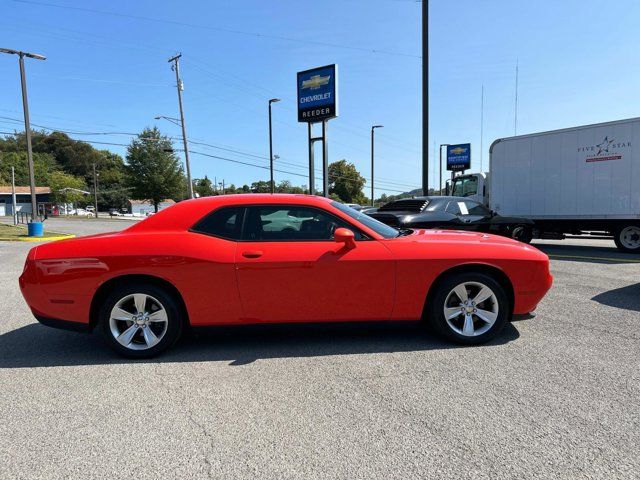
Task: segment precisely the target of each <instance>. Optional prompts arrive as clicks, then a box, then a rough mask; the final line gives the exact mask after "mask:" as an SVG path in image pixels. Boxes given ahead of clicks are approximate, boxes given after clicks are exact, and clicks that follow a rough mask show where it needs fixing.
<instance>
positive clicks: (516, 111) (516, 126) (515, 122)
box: [513, 59, 518, 135]
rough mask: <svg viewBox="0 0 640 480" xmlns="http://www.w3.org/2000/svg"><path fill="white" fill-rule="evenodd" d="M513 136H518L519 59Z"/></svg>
mask: <svg viewBox="0 0 640 480" xmlns="http://www.w3.org/2000/svg"><path fill="white" fill-rule="evenodd" d="M513 134H514V135H518V59H516V99H515V108H514V112H513Z"/></svg>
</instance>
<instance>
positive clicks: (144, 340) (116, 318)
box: [109, 293, 169, 350]
mask: <svg viewBox="0 0 640 480" xmlns="http://www.w3.org/2000/svg"><path fill="white" fill-rule="evenodd" d="M168 326H169V317H168V315H167V311H166V309H165V307H164V306H163V305H162V303H160V301H158V300H157V299H156V298H154V297H152V296H151V295H147V294H146V293H132V294H130V295H127V296H125V297H123V298H121V299H120V300H119V301H118V302H117V303H116V304H115V305H114V307H113V308H112V309H111V314H110V315H109V329H110V331H111V334H112V335H113V338H115V339H116V341H117V342H118V343H119V344H120V345H122V346H123V347H125V348H128V349H130V350H147V349H149V348H152V347H154V346H155V345H157V344H158V343H159V342H160V341H161V340H162V338H163V337H164V336H165V334H166V333H167V328H168Z"/></svg>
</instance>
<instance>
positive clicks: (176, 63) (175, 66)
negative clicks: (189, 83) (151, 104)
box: [169, 53, 193, 198]
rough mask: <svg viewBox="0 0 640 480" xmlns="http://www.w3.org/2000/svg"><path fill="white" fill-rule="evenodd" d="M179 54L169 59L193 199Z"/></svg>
mask: <svg viewBox="0 0 640 480" xmlns="http://www.w3.org/2000/svg"><path fill="white" fill-rule="evenodd" d="M181 56H182V54H181V53H179V54H178V55H176V56H175V57H171V58H170V59H169V63H171V62H173V65H171V69H172V70H174V71H175V72H176V87H177V88H178V105H179V106H180V126H181V127H182V142H183V143H184V163H185V165H186V167H187V181H188V182H189V198H193V183H192V182H191V164H190V163H189V146H188V145H187V128H186V126H185V124H184V111H183V109H182V90H183V85H182V80H181V79H180V57H181Z"/></svg>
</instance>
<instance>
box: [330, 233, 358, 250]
mask: <svg viewBox="0 0 640 480" xmlns="http://www.w3.org/2000/svg"><path fill="white" fill-rule="evenodd" d="M333 240H334V241H335V242H336V243H344V246H345V247H347V248H355V246H356V241H355V236H354V235H353V232H352V231H351V230H349V229H348V228H336V231H335V232H333Z"/></svg>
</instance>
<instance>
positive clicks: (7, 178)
mask: <svg viewBox="0 0 640 480" xmlns="http://www.w3.org/2000/svg"><path fill="white" fill-rule="evenodd" d="M11 167H13V168H14V171H15V176H16V185H29V184H30V182H29V163H28V161H27V152H26V151H23V152H11V151H10V152H0V185H3V184H4V185H9V184H10V183H11ZM33 171H34V176H35V179H36V185H37V186H49V177H50V176H51V174H52V173H53V172H58V171H60V166H59V165H58V164H57V163H56V161H55V160H54V159H53V157H52V156H51V155H48V154H45V153H34V154H33Z"/></svg>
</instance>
